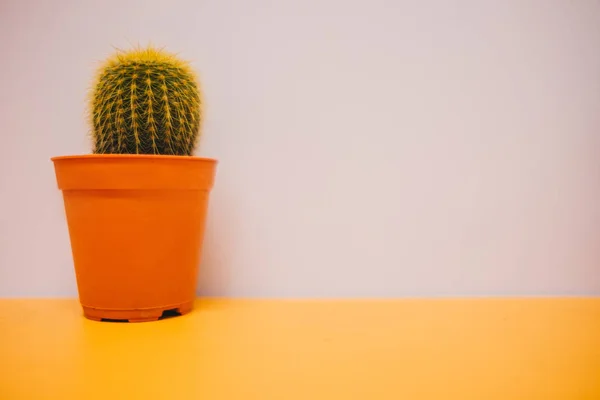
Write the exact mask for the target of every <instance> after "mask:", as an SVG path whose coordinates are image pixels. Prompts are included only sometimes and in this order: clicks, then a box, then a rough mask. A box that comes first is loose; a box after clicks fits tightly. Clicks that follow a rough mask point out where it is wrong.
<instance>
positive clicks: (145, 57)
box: [90, 47, 202, 156]
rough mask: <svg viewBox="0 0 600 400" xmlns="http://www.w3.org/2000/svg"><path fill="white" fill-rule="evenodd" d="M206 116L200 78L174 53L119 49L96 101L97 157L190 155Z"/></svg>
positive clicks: (104, 71)
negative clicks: (104, 155) (204, 114)
mask: <svg viewBox="0 0 600 400" xmlns="http://www.w3.org/2000/svg"><path fill="white" fill-rule="evenodd" d="M201 118H202V113H201V98H200V90H199V87H198V82H197V80H196V77H195V74H194V72H193V71H192V69H191V67H190V66H189V64H188V63H187V62H185V61H182V60H180V59H178V58H177V57H176V56H175V55H173V54H170V53H167V52H165V51H163V50H160V49H156V48H153V47H149V48H146V49H135V50H131V51H127V52H122V51H118V52H117V53H116V54H115V55H113V56H112V57H111V58H109V59H108V60H107V61H106V62H105V63H104V64H103V65H102V66H101V68H100V69H99V70H98V74H97V78H96V81H95V84H94V86H93V87H92V91H91V98H90V119H91V121H90V122H91V125H92V127H93V130H92V131H93V132H92V133H93V142H94V150H93V151H94V153H97V154H111V153H113V154H114V153H118V154H165V155H167V154H169V155H188V156H189V155H192V153H193V151H194V148H195V147H196V143H197V140H198V136H199V134H200V125H201Z"/></svg>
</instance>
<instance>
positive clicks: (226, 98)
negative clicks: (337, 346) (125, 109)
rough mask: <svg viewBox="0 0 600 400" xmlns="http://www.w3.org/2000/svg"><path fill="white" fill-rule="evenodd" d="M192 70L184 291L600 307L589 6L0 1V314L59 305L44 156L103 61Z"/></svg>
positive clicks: (53, 150) (593, 36)
mask: <svg viewBox="0 0 600 400" xmlns="http://www.w3.org/2000/svg"><path fill="white" fill-rule="evenodd" d="M148 42H152V43H154V44H156V45H160V46H165V47H166V48H168V49H169V50H172V51H175V52H178V53H180V55H181V57H183V58H186V59H189V60H192V61H193V64H194V65H195V66H196V68H197V69H198V71H199V72H200V75H201V79H202V82H203V87H204V91H205V94H206V99H207V109H206V111H207V117H206V120H205V125H204V126H205V129H204V137H203V139H202V142H201V148H200V149H199V151H198V154H199V155H204V156H212V157H216V158H218V159H219V160H220V165H219V170H218V175H217V185H216V187H215V189H214V192H213V196H212V199H211V208H210V221H209V224H208V227H207V229H208V232H207V237H206V242H205V255H204V260H203V263H202V272H201V282H200V292H201V294H203V295H226V296H265V297H266V296H293V297H297V296H316V297H331V296H357V297H358V296H361V297H362V296H376V297H384V296H467V295H477V296H479V295H599V294H600V156H599V155H600V2H598V1H597V0H577V1H567V0H538V1H534V0H504V1H497V0H470V1H469V0H462V1H458V0H455V1H451V0H437V1H434V0H425V1H423V0H421V1H418V0H414V1H399V0H398V1H391V0H390V1H380V0H369V1H367V0H362V1H358V0H351V1H349V0H280V1H267V0H219V1H217V0H212V1H208V0H205V1H164V0H146V1H125V0H121V1H52V2H51V1H42V0H39V1H35V2H34V1H21V0H19V1H17V0H12V1H6V0H4V1H2V2H0V57H1V61H0V105H1V107H0V135H1V137H2V142H1V144H0V178H1V189H2V192H1V197H0V201H1V202H2V203H1V208H0V213H1V214H0V217H1V220H0V296H73V295H75V294H76V285H75V279H74V272H73V268H72V261H71V256H70V247H69V242H68V234H67V228H66V223H65V220H64V215H63V208H62V199H61V196H60V193H59V191H58V190H57V188H56V183H55V179H54V171H53V168H52V164H51V163H50V161H49V158H50V157H52V156H56V155H65V154H81V153H89V151H90V150H89V149H90V146H89V142H88V138H87V136H86V135H87V133H88V128H87V124H86V120H85V97H86V89H87V86H88V82H89V80H90V78H91V76H92V73H93V71H94V69H95V68H96V65H97V63H98V62H99V61H100V60H102V59H103V58H104V57H106V56H107V55H109V53H111V52H112V50H113V46H116V47H121V48H127V47H130V45H132V44H137V43H140V44H146V43H148Z"/></svg>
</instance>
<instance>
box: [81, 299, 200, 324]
mask: <svg viewBox="0 0 600 400" xmlns="http://www.w3.org/2000/svg"><path fill="white" fill-rule="evenodd" d="M82 307H83V315H84V316H85V317H86V318H87V319H91V320H93V321H110V322H149V321H157V320H159V319H161V318H164V317H170V316H175V315H184V314H187V313H189V312H190V311H192V308H193V307H194V302H193V301H188V302H186V303H181V304H175V305H169V306H164V307H156V308H145V309H142V310H139V309H138V310H105V309H101V308H93V307H86V306H82Z"/></svg>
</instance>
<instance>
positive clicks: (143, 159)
mask: <svg viewBox="0 0 600 400" xmlns="http://www.w3.org/2000/svg"><path fill="white" fill-rule="evenodd" d="M52 161H53V162H54V168H55V172H56V179H57V182H58V187H59V189H61V190H62V193H63V199H64V204H65V212H66V218H67V223H68V227H69V237H70V241H71V249H72V253H73V262H74V265H75V274H76V277H77V287H78V291H79V300H80V302H81V305H82V307H83V311H84V315H85V316H86V317H87V318H89V319H93V320H128V321H132V322H133V321H151V320H157V319H159V318H160V317H161V316H162V315H163V314H164V313H165V312H171V311H172V312H177V313H180V314H185V313H187V312H189V311H191V309H192V305H193V302H194V298H195V295H196V285H197V277H198V269H199V263H200V258H201V253H202V251H201V249H202V241H203V237H204V226H205V221H206V213H207V208H208V197H209V192H210V190H211V188H212V185H213V180H214V175H215V167H216V161H215V160H211V159H205V158H198V157H185V156H154V155H113V154H110V155H109V154H106V155H84V156H66V157H56V158H53V159H52Z"/></svg>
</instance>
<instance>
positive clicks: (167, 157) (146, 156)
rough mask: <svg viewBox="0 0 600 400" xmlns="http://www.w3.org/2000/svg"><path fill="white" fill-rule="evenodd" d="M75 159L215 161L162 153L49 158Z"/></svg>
mask: <svg viewBox="0 0 600 400" xmlns="http://www.w3.org/2000/svg"><path fill="white" fill-rule="evenodd" d="M77 159H100V160H101V159H155V160H186V161H197V162H210V163H217V162H218V161H217V160H216V159H214V158H206V157H197V156H175V155H162V154H80V155H67V156H57V157H52V158H51V159H50V160H51V161H53V162H55V161H61V160H77Z"/></svg>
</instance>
